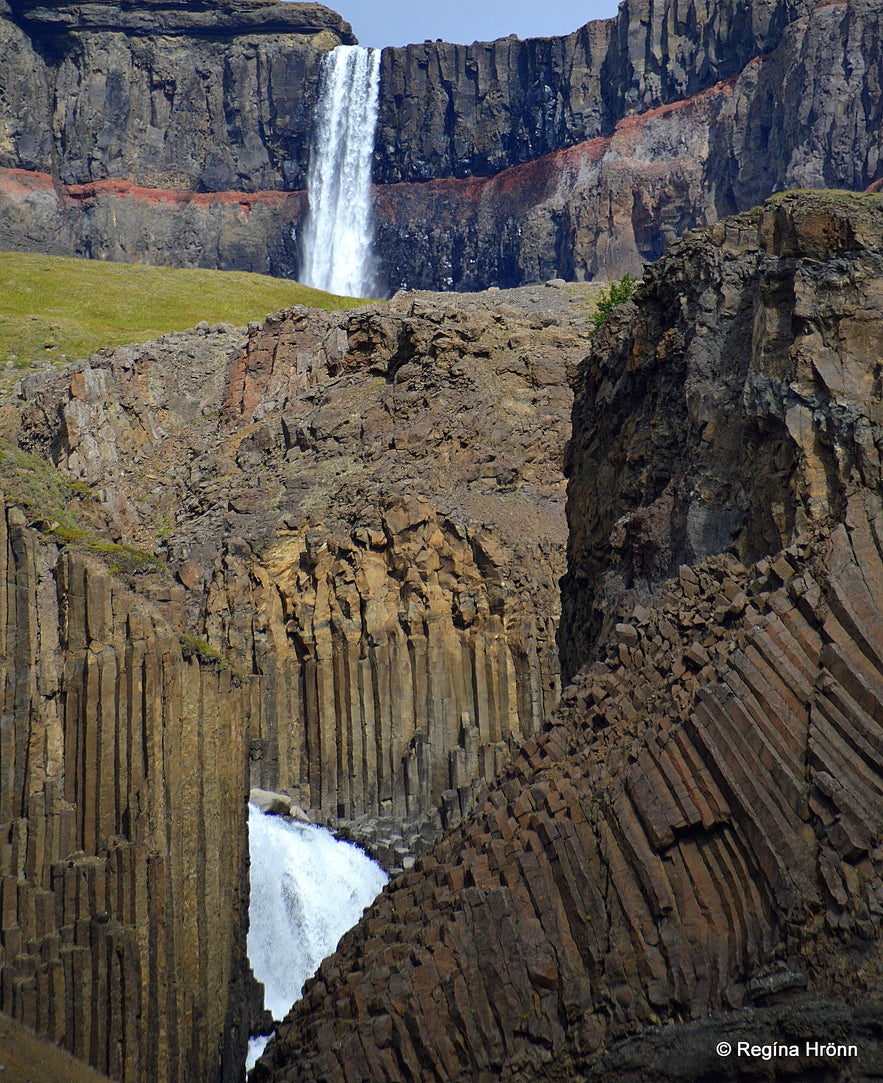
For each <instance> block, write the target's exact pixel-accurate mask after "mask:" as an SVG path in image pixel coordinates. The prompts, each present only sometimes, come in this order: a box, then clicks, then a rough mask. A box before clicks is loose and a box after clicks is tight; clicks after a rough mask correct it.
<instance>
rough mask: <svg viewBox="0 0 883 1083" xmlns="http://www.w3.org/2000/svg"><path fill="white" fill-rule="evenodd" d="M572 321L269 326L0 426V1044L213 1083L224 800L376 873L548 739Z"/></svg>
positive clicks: (241, 831)
mask: <svg viewBox="0 0 883 1083" xmlns="http://www.w3.org/2000/svg"><path fill="white" fill-rule="evenodd" d="M586 292H587V291H586V290H585V289H584V288H580V287H564V286H563V285H561V286H557V287H547V288H544V287H539V288H535V289H526V290H521V291H511V292H508V293H503V292H500V293H497V294H493V293H490V294H487V295H485V296H481V297H472V296H466V297H459V298H455V299H453V300H450V299H448V298H446V297H444V296H434V295H419V296H402V297H400V298H398V299H396V300H394V301H393V302H391V303H390V305H389V306H369V307H366V308H364V309H361V310H357V311H355V312H351V313H344V314H340V313H337V314H329V313H325V312H321V311H312V310H307V309H304V308H299V309H293V310H291V311H288V312H283V313H277V314H276V315H274V316H272V317H270V318H269V319H268V320H267V321H266V322H265V323H264V324H263V325H259V324H254V325H252V327H251V328H250V329H249V330H248V331H247V332H244V331H239V330H236V329H234V328H231V327H228V326H225V325H218V326H214V327H208V326H203V327H201V328H198V329H196V330H194V331H191V332H185V333H180V334H174V335H169V336H166V338H164V339H163V340H160V341H159V342H156V343H152V344H149V345H148V346H146V347H121V348H118V349H114V350H106V351H102V352H99V353H98V354H97V355H95V356H94V357H93V358H92V359H91V360H90V361H88V362H80V363H78V364H75V365H72V366H67V367H65V368H61V369H52V368H47V369H45V370H43V371H39V372H35V373H34V374H32V375H30V376H28V377H27V378H26V379H25V380H24V381H23V383H22V385H21V387H20V389H19V391H18V392H17V393H16V394H13V395H12V396H11V397H7V400H6V401H5V402H4V403H3V404H2V406H0V424H2V429H3V432H4V435H5V438H6V441H7V442H5V443H4V444H3V445H2V446H0V484H2V489H3V491H4V492H5V494H6V501H7V505H8V506H7V508H6V513H5V515H6V518H5V520H4V522H5V523H6V526H5V527H4V529H5V530H6V531H7V533H6V534H4V535H3V540H2V544H0V553H2V554H3V555H4V559H5V560H6V564H5V565H4V568H5V576H4V578H3V579H0V582H3V583H5V587H4V592H2V593H0V600H2V599H5V601H0V604H2V605H4V606H5V608H4V609H3V610H2V611H0V618H2V619H0V625H2V628H3V631H4V636H5V639H4V640H3V644H2V646H3V653H2V658H3V667H4V668H3V673H4V674H5V676H4V684H3V688H4V689H5V692H4V695H5V700H4V707H3V712H2V719H3V721H2V730H0V738H2V747H0V752H2V765H3V770H2V786H0V874H2V889H3V894H2V897H0V1011H2V1012H5V1013H7V1014H8V1015H11V1016H13V1017H14V1018H15V1019H16V1020H18V1021H19V1022H20V1023H23V1024H25V1025H27V1026H29V1027H31V1028H32V1029H33V1030H36V1031H37V1032H38V1033H39V1034H40V1035H42V1036H43V1037H45V1038H48V1039H49V1040H51V1041H54V1042H58V1043H60V1044H62V1045H64V1046H65V1047H66V1048H67V1049H68V1050H70V1051H71V1052H72V1053H74V1054H75V1056H77V1057H78V1058H80V1059H82V1060H85V1061H88V1062H89V1063H91V1064H92V1065H93V1066H95V1067H96V1068H98V1069H99V1070H100V1071H102V1072H105V1073H107V1074H108V1075H109V1076H111V1077H112V1078H114V1079H118V1080H125V1081H127V1083H128V1081H133V1083H155V1081H156V1080H160V1079H161V1080H169V1081H173V1080H185V1079H186V1080H188V1081H191V1083H192V1081H199V1080H206V1081H208V1080H222V1081H226V1080H234V1079H238V1078H239V1073H240V1071H241V1064H242V1060H243V1057H244V1041H245V1038H246V1036H247V1033H248V1031H249V1029H250V1028H252V1027H253V1026H255V1025H256V1024H257V1023H258V1021H259V1017H260V1012H259V1011H257V1009H256V1005H255V996H256V989H255V986H254V983H253V980H252V979H251V978H250V971H249V970H248V967H247V962H246V960H245V956H244V947H245V922H246V899H247V890H248V888H247V871H246V869H247V849H246V847H247V837H246V819H245V801H246V798H247V794H248V791H249V788H250V787H251V786H262V787H264V788H270V789H274V790H284V791H286V792H287V793H288V794H289V795H290V796H291V797H292V798H293V799H294V800H295V801H296V802H297V803H298V804H300V805H302V806H303V807H305V808H307V809H310V810H311V812H312V815H313V817H314V818H315V819H316V820H318V821H320V822H324V821H328V822H330V823H333V824H336V825H338V826H339V827H342V828H344V829H345V830H346V831H348V832H349V833H350V834H352V835H355V836H356V837H358V838H360V839H362V840H364V841H365V842H366V843H367V844H369V845H370V846H371V847H372V849H373V851H374V852H375V853H376V854H377V856H378V857H380V858H381V859H382V860H383V861H384V862H385V863H386V864H387V866H388V867H390V868H401V867H402V866H408V865H411V864H413V861H414V858H415V856H416V854H418V853H419V852H421V851H422V850H424V849H426V848H427V847H428V846H429V845H430V843H431V842H432V841H433V840H434V839H435V838H437V837H438V835H439V834H440V832H441V829H442V824H443V823H444V824H447V825H453V824H455V823H457V822H459V820H460V819H461V818H462V816H463V815H464V814H465V813H467V812H468V811H469V810H470V809H471V807H472V801H473V794H474V791H475V789H476V788H477V786H478V784H479V782H480V780H481V779H487V778H490V777H492V776H493V775H494V774H495V772H496V770H497V769H498V768H499V767H500V766H501V765H502V763H503V761H504V760H505V759H506V758H508V756H509V754H510V749H511V748H512V747H513V746H514V745H515V744H516V743H517V742H520V741H521V740H522V739H524V738H525V737H526V736H528V735H530V734H533V733H536V732H538V731H539V730H540V729H541V728H542V726H543V720H544V718H545V716H546V714H547V712H548V711H549V710H550V709H551V707H553V706H554V704H555V703H556V702H557V700H558V697H559V694H560V682H559V677H558V661H557V650H556V645H555V636H556V630H557V623H558V616H559V601H558V593H557V582H558V579H559V578H560V575H561V573H562V572H563V552H564V538H565V521H564V475H563V459H564V448H565V444H566V441H567V437H568V435H569V416H570V409H571V404H572V396H571V394H570V392H569V390H568V372H569V373H570V374H572V373H573V371H574V370H575V366H576V364H577V362H578V361H579V359H580V358H581V357H582V355H583V354H584V352H585V349H586V342H587V339H586V324H585V303H586ZM13 505H17V506H13ZM4 613H5V614H6V615H5V616H3V615H2V614H4Z"/></svg>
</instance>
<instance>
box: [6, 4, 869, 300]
mask: <svg viewBox="0 0 883 1083" xmlns="http://www.w3.org/2000/svg"><path fill="white" fill-rule="evenodd" d="M210 10H211V12H212V15H211V23H210V25H208V26H207V25H206V20H207V18H208V15H207V9H205V8H203V7H196V8H192V9H191V8H189V7H188V8H182V7H180V6H175V5H169V6H168V7H159V6H156V7H154V6H144V5H140V6H139V7H138V9H137V14H136V13H135V12H134V9H131V8H129V7H127V6H125V5H124V6H122V7H118V6H115V5H113V4H109V3H107V4H104V3H102V4H97V3H96V4H94V5H89V4H81V5H78V4H71V5H59V6H56V5H52V6H50V5H42V6H40V5H37V4H28V5H23V4H19V5H15V6H14V7H13V9H12V10H11V11H10V13H9V14H8V15H7V16H6V17H4V16H3V14H2V13H0V60H4V61H5V63H4V64H0V101H2V102H3V103H4V105H3V111H2V113H0V245H2V246H4V247H6V248H11V249H20V248H28V249H39V250H41V251H48V252H57V253H61V252H72V253H76V254H81V255H88V256H93V257H98V258H109V259H123V260H143V261H149V262H152V263H159V264H163V263H171V264H177V265H183V266H219V267H224V268H237V267H238V268H242V269H248V270H255V271H261V272H269V273H272V274H277V275H283V276H292V275H294V274H296V272H297V269H298V267H299V253H298V236H299V233H300V230H301V226H302V224H303V220H304V216H305V214H306V198H305V195H304V192H303V190H302V189H303V186H304V183H305V176H306V166H307V158H308V153H309V133H310V126H311V115H312V109H313V105H314V101H315V95H316V84H317V72H318V64H319V58H320V56H321V52H322V50H324V49H327V48H330V47H331V46H332V45H333V44H335V43H336V42H338V41H349V40H351V36H350V33H349V28H348V26H347V24H345V23H342V22H341V21H340V20H337V19H336V17H334V16H333V15H332V14H331V13H329V12H327V11H325V10H324V9H321V8H318V7H317V5H298V4H281V3H270V2H269V0H266V2H265V0H261V3H258V2H257V0H255V2H253V3H247V4H241V5H240V4H237V5H233V6H230V7H228V8H224V9H223V13H222V14H221V13H217V10H218V9H217V8H216V7H215V8H212V9H210ZM161 20H162V22H161ZM166 21H167V22H168V29H169V30H170V33H167V32H166V30H167V26H166ZM151 28H153V29H152V30H151ZM881 40H883V25H881V12H880V8H879V4H877V3H876V2H875V0H838V2H837V3H811V2H810V0H753V2H752V3H750V4H749V5H748V6H747V7H746V6H745V5H740V4H735V3H732V2H730V0H714V2H711V0H709V2H707V3H702V4H698V5H697V4H693V5H691V6H687V7H684V5H683V4H680V3H678V2H677V0H659V2H656V0H630V2H629V3H627V4H625V5H624V6H623V8H622V10H621V11H620V13H619V14H618V16H617V17H616V19H611V20H607V21H603V22H594V23H590V24H588V25H587V26H585V27H583V28H582V29H581V30H579V31H577V32H575V33H574V34H571V35H568V36H567V37H563V38H555V39H537V40H532V41H525V42H521V41H518V40H517V39H515V38H507V39H503V40H502V41H498V42H491V43H476V44H474V45H471V46H454V45H447V44H445V43H431V42H429V43H426V44H424V45H414V46H408V47H407V48H404V49H390V50H386V51H385V52H384V56H383V64H382V73H381V91H380V124H379V128H378V135H377V141H376V149H375V162H374V177H375V181H376V184H375V207H376V217H377V249H378V253H379V263H380V265H381V269H382V272H383V276H384V279H385V281H386V284H387V286H388V288H389V292H393V291H395V290H396V289H397V288H399V287H401V286H405V285H407V286H408V287H409V288H412V289H414V288H434V289H438V288H443V289H450V288H453V289H458V290H465V289H481V288H484V287H486V286H489V285H498V286H516V285H519V284H521V283H524V282H535V281H544V280H546V279H548V278H551V277H556V276H563V277H566V278H568V279H585V278H591V277H595V276H600V277H609V276H613V275H619V274H621V273H623V272H624V271H632V272H636V271H637V270H638V269H639V268H640V267H641V265H642V264H643V263H644V262H645V261H647V260H652V259H656V258H658V257H659V256H660V255H661V254H662V252H663V251H664V250H665V248H666V247H667V245H668V244H670V243H671V241H672V240H673V239H674V238H675V237H677V236H679V235H680V234H681V233H683V232H684V231H685V230H686V229H688V228H691V227H693V226H696V225H707V224H711V223H712V222H714V221H716V220H717V219H718V218H719V217H720V216H721V215H724V214H729V213H732V212H734V211H739V210H745V209H747V208H749V207H751V206H752V205H755V204H758V203H760V202H761V201H762V200H764V199H765V198H766V197H767V196H768V195H769V194H770V193H771V192H773V191H777V190H782V189H786V188H790V187H798V186H800V187H813V188H850V189H854V190H864V189H866V188H868V187H869V186H871V185H873V184H874V183H876V182H878V181H879V180H880V177H881V170H883V166H881V161H883V148H881V142H880V140H881V137H880V132H881V130H883V112H881V110H883V104H881V103H883V93H881V84H883V51H881V48H880V41H881ZM7 73H8V74H7ZM108 73H111V74H108ZM116 79H118V83H116V82H115V81H114V80H116ZM4 80H5V82H4ZM794 101H797V102H799V103H800V105H799V106H798V107H796V108H795V107H792V105H791V103H792V102H794ZM22 171H24V172H22Z"/></svg>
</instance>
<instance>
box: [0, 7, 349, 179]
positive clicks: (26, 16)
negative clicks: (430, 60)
mask: <svg viewBox="0 0 883 1083" xmlns="http://www.w3.org/2000/svg"><path fill="white" fill-rule="evenodd" d="M4 8H5V10H0V72H2V74H0V96H2V100H3V102H4V106H3V111H2V114H0V165H3V166H4V167H8V168H13V169H16V168H18V169H25V170H29V171H33V172H37V173H45V174H48V175H51V176H52V178H53V180H54V181H55V182H56V183H58V184H61V185H77V184H84V183H86V182H89V181H101V180H104V179H105V178H108V177H112V178H115V179H119V180H126V181H128V182H130V183H132V184H135V185H141V186H146V187H152V188H159V189H171V190H173V191H181V190H186V191H191V192H200V191H219V190H224V189H242V190H246V191H255V190H263V189H280V188H298V187H303V184H304V171H305V167H306V160H307V157H308V154H309V138H310V122H311V115H312V108H313V104H314V101H315V85H316V79H317V70H318V63H319V58H320V57H321V55H322V52H323V51H324V50H327V49H331V48H334V46H335V45H338V44H341V43H344V44H346V43H350V42H352V41H353V40H354V39H353V37H352V34H351V31H350V27H349V25H348V24H347V23H345V22H344V21H343V20H342V19H341V18H340V17H339V16H337V15H335V14H334V13H333V12H331V11H329V10H328V9H327V8H324V7H322V6H321V5H320V4H299V3H281V2H276V0H237V2H236V3H231V4H221V5H217V4H204V3H203V4H200V3H197V4H184V3H180V2H177V3H176V2H174V0H168V2H167V0H154V2H152V3H146V4H141V3H139V4H137V5H136V4H127V3H113V2H105V0H99V2H94V3H83V4H77V3H71V4H67V3H30V2H27V0H15V2H13V3H12V4H11V5H9V6H8V7H7V6H6V5H4Z"/></svg>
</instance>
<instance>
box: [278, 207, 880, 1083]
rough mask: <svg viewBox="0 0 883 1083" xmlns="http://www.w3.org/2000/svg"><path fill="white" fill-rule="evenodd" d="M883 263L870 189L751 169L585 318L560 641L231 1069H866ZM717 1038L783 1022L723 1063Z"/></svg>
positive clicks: (663, 1074)
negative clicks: (727, 215)
mask: <svg viewBox="0 0 883 1083" xmlns="http://www.w3.org/2000/svg"><path fill="white" fill-rule="evenodd" d="M881 261H883V209H881V206H880V203H879V199H876V200H875V199H872V198H866V199H853V198H850V197H841V198H839V199H838V198H831V199H820V198H812V197H810V198H808V199H799V198H793V199H784V200H779V201H776V202H774V203H772V204H770V205H768V206H767V207H766V208H765V209H764V210H763V212H762V213H757V214H754V215H744V216H740V217H736V218H733V219H730V220H728V221H726V222H724V223H722V224H721V225H720V226H719V227H717V228H715V229H714V230H711V231H704V232H699V233H697V234H695V235H693V236H691V237H689V238H687V239H686V240H685V241H684V242H683V243H682V244H681V245H679V246H677V247H676V248H675V249H674V250H673V251H672V253H671V254H670V255H669V256H668V257H666V258H665V259H664V260H663V261H662V262H661V263H660V264H659V265H658V266H656V267H655V268H653V269H651V271H650V272H649V273H648V275H647V277H646V279H645V282H644V284H643V285H642V287H641V289H640V290H639V292H638V294H637V295H636V298H635V303H634V304H632V305H629V306H626V307H625V308H623V309H621V310H619V311H618V313H617V314H616V315H615V317H614V318H612V319H611V321H610V324H609V326H608V327H607V328H606V330H605V331H604V332H602V335H601V336H599V340H598V341H597V343H596V345H595V346H594V347H593V350H592V352H591V353H590V355H589V357H588V359H587V360H586V362H585V363H584V364H583V366H582V367H581V370H580V377H579V382H578V385H577V399H576V405H575V411H574V419H575V432H574V439H573V443H572V447H571V452H570V456H569V472H570V497H569V507H568V518H569V526H570V552H569V573H568V578H567V579H566V580H565V583H564V600H565V605H566V608H567V613H568V617H567V622H566V624H565V626H564V634H563V636H562V643H563V645H564V648H565V654H566V656H567V657H568V659H569V664H570V665H571V667H572V668H574V669H575V668H576V667H577V666H580V667H581V668H579V669H578V671H577V672H576V674H575V677H574V680H573V683H572V684H571V685H570V687H569V688H568V689H567V690H566V692H565V695H564V698H563V702H562V705H561V707H560V708H559V710H558V711H557V712H556V713H555V715H554V716H553V717H552V719H551V722H550V725H549V727H548V729H547V730H546V731H545V732H543V733H542V734H540V735H538V736H536V737H534V738H532V739H529V740H528V741H526V742H525V744H524V745H523V747H522V750H521V752H520V753H519V755H518V756H517V757H516V758H515V759H514V761H513V763H512V764H511V765H510V766H509V767H507V768H506V769H504V771H503V772H501V774H500V776H499V778H498V779H497V780H495V781H494V782H493V783H492V784H491V785H490V786H489V787H488V789H487V790H486V791H485V793H484V795H483V796H482V798H481V799H480V800H479V804H478V806H477V808H476V811H475V813H474V814H473V815H472V816H471V817H470V818H469V819H468V820H467V821H466V822H464V823H463V824H461V825H460V826H459V827H458V828H457V829H456V830H454V831H453V832H451V833H450V834H449V835H448V836H446V838H445V839H444V840H443V841H442V842H441V843H439V845H438V846H436V847H435V848H434V849H433V850H432V851H431V852H430V853H427V854H425V855H424V856H422V857H421V858H420V859H419V861H418V862H417V864H416V866H415V868H414V869H413V870H412V871H410V872H408V873H406V874H405V875H403V876H401V877H399V878H397V879H396V880H394V881H393V882H392V883H391V884H390V885H389V887H388V888H387V889H386V891H385V892H384V894H383V896H382V897H381V898H380V899H379V900H378V901H377V903H375V905H374V906H373V907H372V908H371V909H370V910H369V911H368V912H367V913H366V915H365V917H364V919H363V921H362V922H361V924H360V926H358V927H357V928H356V929H355V930H353V931H352V932H351V933H350V934H348V935H347V937H345V938H344V940H343V942H342V944H341V946H340V948H339V950H338V952H337V953H336V955H335V956H333V957H331V959H329V960H327V961H326V962H325V963H324V964H323V966H322V967H321V968H320V971H319V973H318V975H317V977H316V978H315V980H314V981H313V982H312V983H310V984H309V985H308V987H307V990H306V995H305V998H304V1000H303V1001H301V1002H300V1003H299V1004H298V1005H297V1006H296V1007H295V1009H294V1010H293V1012H292V1014H291V1015H290V1016H289V1018H288V1020H287V1021H286V1024H285V1025H284V1027H283V1028H282V1030H281V1033H280V1036H279V1038H278V1040H276V1041H275V1042H274V1043H272V1044H271V1045H270V1047H269V1048H268V1051H267V1053H266V1055H265V1057H264V1058H263V1060H262V1062H261V1064H260V1065H259V1067H258V1069H257V1078H259V1079H260V1080H300V1081H307V1080H319V1079H321V1080H323V1081H333V1080H360V1079H365V1078H370V1079H372V1080H382V1079H389V1080H393V1079H420V1080H464V1079H470V1080H492V1079H499V1078H506V1079H513V1080H520V1079H523V1080H528V1079H529V1080H536V1079H550V1080H552V1079H587V1080H588V1079H593V1080H613V1079H616V1080H623V1079H627V1080H639V1079H640V1080H644V1079H650V1078H654V1079H655V1078H677V1079H681V1080H684V1079H697V1080H698V1079H700V1078H701V1079H706V1078H711V1077H714V1078H720V1079H737V1078H738V1079H743V1080H745V1079H751V1080H760V1079H768V1078H770V1077H771V1076H770V1073H771V1072H773V1073H776V1078H778V1077H779V1075H778V1073H779V1072H781V1073H782V1075H781V1077H782V1078H784V1077H786V1076H787V1077H794V1076H795V1075H796V1076H799V1077H800V1078H807V1079H809V1078H843V1079H853V1080H870V1079H872V1078H875V1077H876V1075H877V1074H878V1073H879V1069H880V1065H879V1042H878V1040H877V1036H878V1035H879V1033H880V1027H881V1024H883V1004H881V1002H880V1001H879V999H874V997H873V996H871V997H870V998H869V994H868V991H869V990H876V989H879V987H880V980H881V977H883V955H881V949H880V944H881V939H880V933H881V919H883V908H881V897H883V882H881V871H883V870H881V855H883V847H881V837H883V761H881V756H880V737H881V734H880V719H881V717H883V608H881V598H883V506H881V477H880V449H881V445H883V436H881V432H883V429H881V423H883V418H881V413H880V410H881V405H880V402H881V393H880V372H879V367H880V360H879V359H880V344H881V333H883V332H881V323H880V303H879V301H880V291H881V289H883V262H881ZM605 547H606V548H605ZM602 552H606V556H607V560H608V562H609V563H610V565H611V570H610V572H609V574H606V575H605V574H604V572H603V569H602V567H601V563H602V562H601V555H602ZM671 561H676V562H682V563H681V566H680V567H677V566H675V567H674V568H672V564H671ZM672 572H674V573H675V574H674V576H673V577H671V576H672ZM571 639H572V640H573V642H572V643H571V642H570V640H571ZM708 1015H712V1016H713V1020H712V1021H711V1023H708V1022H706V1023H695V1024H692V1025H686V1021H688V1020H699V1019H701V1018H702V1017H704V1016H708ZM663 1023H664V1024H668V1025H666V1026H665V1027H664V1028H662V1029H653V1028H654V1027H657V1026H658V1025H659V1024H663ZM672 1023H674V1024H677V1025H675V1026H671V1025H670V1024H672ZM780 1027H781V1028H782V1031H780V1030H779V1029H777V1028H780ZM648 1028H649V1029H648ZM767 1028H768V1029H767ZM817 1029H818V1030H820V1031H821V1030H824V1032H825V1033H826V1034H828V1033H831V1034H836V1036H837V1040H838V1041H843V1042H854V1043H855V1044H856V1052H855V1056H854V1057H851V1058H850V1060H849V1062H848V1063H844V1062H843V1060H842V1058H841V1059H839V1060H838V1059H837V1056H836V1053H835V1055H834V1057H833V1059H832V1058H829V1057H826V1054H825V1053H824V1052H823V1053H822V1054H821V1055H815V1054H813V1053H811V1052H810V1051H808V1050H807V1049H806V1047H805V1043H804V1039H805V1038H814V1035H815V1031H816V1030H817ZM712 1035H713V1036H714V1037H713V1038H712ZM722 1035H723V1036H725V1037H727V1036H730V1037H733V1038H734V1039H735V1038H737V1037H740V1036H741V1037H742V1038H743V1040H745V1039H746V1038H747V1039H748V1040H749V1041H753V1042H759V1041H767V1040H785V1039H786V1036H787V1035H791V1036H793V1038H794V1042H795V1044H796V1045H797V1046H798V1047H799V1051H798V1054H795V1057H796V1059H795V1060H791V1059H787V1058H786V1059H785V1060H779V1061H776V1062H774V1063H772V1064H771V1063H769V1062H767V1061H745V1060H744V1059H739V1058H731V1059H730V1060H722V1059H721V1058H720V1057H719V1056H718V1054H717V1052H716V1051H715V1045H716V1042H717V1041H720V1039H721V1036H722ZM624 1038H629V1041H628V1043H627V1044H622V1045H617V1046H613V1045H612V1043H613V1042H614V1041H615V1040H616V1039H624Z"/></svg>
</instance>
